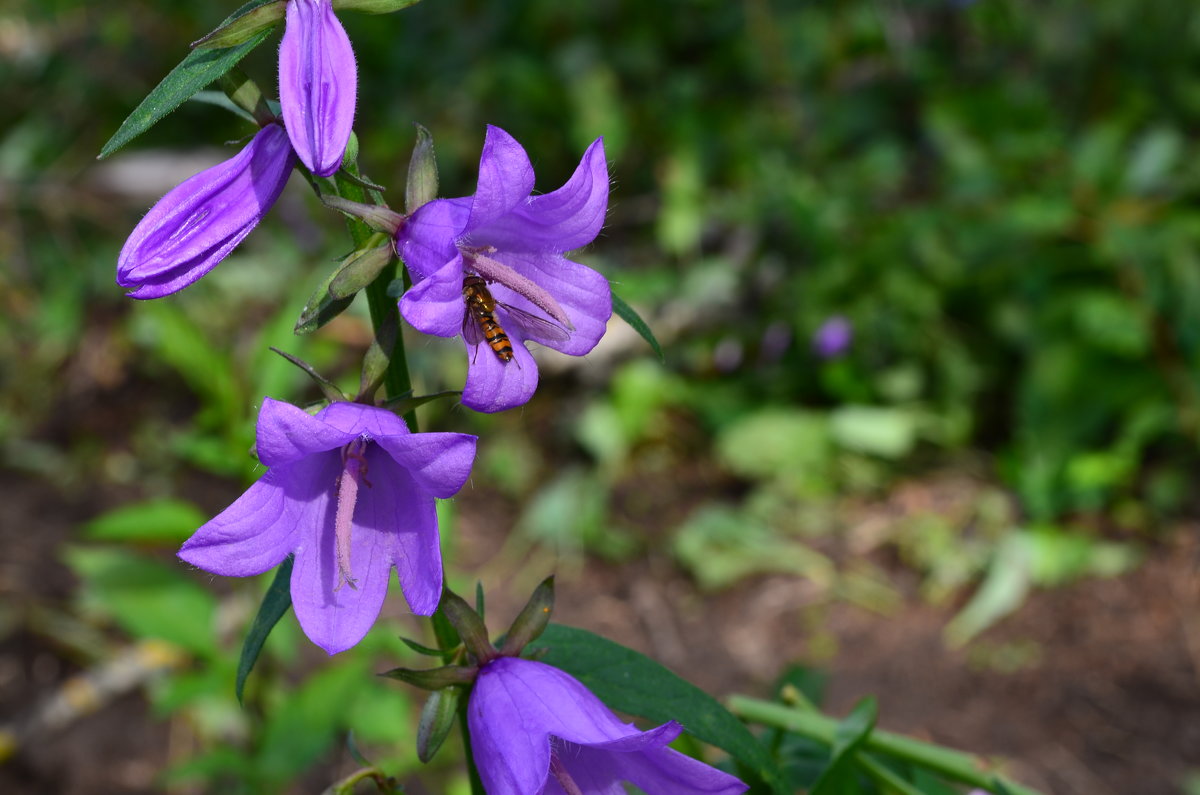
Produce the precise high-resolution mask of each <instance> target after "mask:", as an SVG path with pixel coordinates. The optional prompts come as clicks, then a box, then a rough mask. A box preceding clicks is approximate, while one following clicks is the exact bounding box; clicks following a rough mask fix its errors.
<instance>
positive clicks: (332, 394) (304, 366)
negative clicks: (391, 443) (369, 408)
mask: <svg viewBox="0 0 1200 795" xmlns="http://www.w3.org/2000/svg"><path fill="white" fill-rule="evenodd" d="M271 350H272V351H274V352H275V353H278V354H279V355H280V356H282V357H283V358H285V359H287V360H288V361H289V362H291V363H292V364H294V365H296V366H297V367H299V368H300V369H301V370H303V371H304V372H305V373H307V374H308V377H309V378H311V379H312V380H313V381H315V382H316V384H317V387H318V388H319V389H320V390H321V394H322V395H324V396H325V399H326V400H328V401H329V402H330V403H341V402H343V401H346V400H349V399H350V398H349V396H348V395H346V393H345V392H343V391H342V390H340V389H338V387H337V384H335V383H333V382H332V381H330V380H329V379H328V378H326V377H325V376H323V375H321V374H320V373H318V372H317V371H316V369H315V368H314V367H313V366H312V365H311V364H309V363H308V362H306V361H304V360H303V359H301V358H299V357H297V356H293V355H292V354H290V353H288V352H287V351H281V350H279V349H278V348H274V347H273V348H271Z"/></svg>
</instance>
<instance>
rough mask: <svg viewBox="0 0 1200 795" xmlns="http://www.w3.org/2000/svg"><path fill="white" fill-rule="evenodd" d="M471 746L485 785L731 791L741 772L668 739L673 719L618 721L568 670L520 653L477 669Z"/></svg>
mask: <svg viewBox="0 0 1200 795" xmlns="http://www.w3.org/2000/svg"><path fill="white" fill-rule="evenodd" d="M467 723H468V727H469V729H470V732H471V752H472V754H473V755H474V757H475V765H476V767H477V768H478V769H479V777H480V779H482V781H483V786H484V789H485V790H486V791H487V793H488V795H614V794H615V793H624V792H625V789H624V787H623V786H622V783H629V784H632V785H634V786H635V787H638V788H639V789H640V790H642V791H643V792H645V793H646V795H737V793H740V792H745V791H746V789H747V787H746V785H745V784H743V783H742V782H741V781H740V780H738V779H737V778H734V777H733V776H731V775H729V774H727V773H722V772H721V771H719V770H716V769H715V768H712V767H709V766H708V765H706V764H704V763H703V762H699V761H697V760H695V759H692V758H691V757H689V756H685V755H683V754H681V753H679V752H677V751H673V750H671V749H670V748H668V747H667V745H668V743H670V742H671V741H672V740H674V739H675V738H676V737H677V736H679V733H680V732H681V731H682V727H680V725H679V724H678V723H676V722H675V721H671V722H669V723H665V724H663V725H662V726H659V727H658V728H656V729H651V730H650V731H645V732H643V731H639V730H638V729H637V728H636V727H635V726H634V725H633V724H631V723H623V722H622V721H621V720H620V719H618V718H617V717H616V716H615V715H614V714H613V713H612V712H611V711H610V710H609V709H608V707H606V706H604V704H603V703H602V702H601V701H600V699H598V698H596V696H595V695H593V694H592V692H591V691H589V690H588V689H587V688H586V687H584V686H583V685H582V684H580V683H579V681H577V680H576V679H574V678H572V677H571V676H570V675H569V674H566V673H564V672H563V671H560V670H558V669H557V668H554V667H551V666H549V665H546V664H544V663H540V662H535V661H533V660H525V659H521V658H520V657H500V658H497V659H495V660H492V661H491V662H489V663H487V664H486V665H484V666H483V667H482V668H480V670H479V675H478V677H477V678H476V680H475V686H474V688H473V689H472V691H471V696H470V703H469V704H468V706H467Z"/></svg>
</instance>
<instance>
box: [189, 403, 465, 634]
mask: <svg viewBox="0 0 1200 795" xmlns="http://www.w3.org/2000/svg"><path fill="white" fill-rule="evenodd" d="M475 440H476V437H474V436H469V435H467V434H461V433H409V432H408V428H407V427H406V426H405V424H404V421H403V420H401V419H400V418H399V417H397V416H396V415H395V414H393V413H392V412H390V411H387V410H385V409H378V408H374V407H372V406H364V405H362V404H358V403H333V404H330V405H329V406H327V407H325V408H324V409H322V410H321V411H320V412H319V413H318V414H317V415H316V416H312V415H310V414H308V413H307V412H305V411H303V410H301V409H299V408H296V407H295V406H293V405H291V404H288V403H282V402H280V401H277V400H271V399H270V398H266V399H265V400H264V401H263V406H262V409H261V411H260V412H259V415H258V429H257V442H256V444H257V450H258V457H259V459H260V460H261V461H262V462H263V463H264V464H266V465H267V466H268V467H269V469H268V470H267V472H266V474H265V475H263V476H262V478H260V479H259V480H258V482H257V483H255V484H254V485H252V486H251V487H250V488H249V489H247V490H246V493H244V494H243V495H242V496H241V497H239V498H238V499H237V500H236V501H234V503H233V504H232V505H230V506H229V507H228V508H226V509H225V510H224V511H223V512H222V513H220V514H219V515H218V516H217V517H216V518H214V519H212V520H211V521H210V522H208V523H207V524H205V525H204V526H203V527H201V528H200V529H199V530H197V531H196V533H195V535H193V536H192V537H191V538H190V539H188V540H187V542H185V543H184V545H183V548H182V549H181V550H180V551H179V557H181V558H183V559H184V560H186V561H187V562H188V563H191V564H193V565H195V566H198V567H200V568H202V569H204V570H205V571H210V572H212V573H214V574H220V575H224V576H227V577H246V576H249V575H252V574H261V573H262V572H264V571H266V570H268V569H270V568H272V567H274V566H276V565H278V564H279V563H281V562H282V561H283V559H284V558H286V557H287V556H288V554H290V553H295V556H296V561H295V567H294V568H293V570H292V583H291V590H292V603H293V605H295V608H296V618H297V619H298V620H299V621H300V626H301V627H302V628H303V629H304V633H305V634H306V635H308V637H309V638H311V639H312V641H313V642H314V643H316V644H317V645H318V646H320V647H321V648H323V649H325V651H327V652H329V653H330V654H336V653H337V652H340V651H344V650H345V649H348V648H350V647H351V646H353V645H354V644H356V643H358V642H359V641H360V640H362V637H363V636H364V635H365V634H367V630H369V629H370V628H371V625H372V624H373V623H374V622H375V619H376V618H377V617H378V615H379V610H380V608H381V607H382V605H383V599H384V596H385V595H386V593H387V588H388V580H389V579H390V574H391V571H392V568H393V567H395V569H396V571H397V574H398V576H399V579H400V587H401V589H402V590H403V591H404V598H405V599H406V600H408V605H409V607H410V608H411V609H412V611H413V612H414V613H417V614H418V615H431V614H432V613H433V611H434V610H436V609H437V605H438V600H439V598H440V596H441V589H442V558H441V553H440V551H439V548H438V524H437V514H436V512H435V510H434V498H435V497H440V498H443V499H444V498H446V497H449V496H451V495H452V494H454V493H455V492H457V491H458V490H459V489H460V488H461V487H462V485H463V483H465V482H466V479H467V476H468V475H469V474H470V472H471V463H472V461H473V460H474V458H475Z"/></svg>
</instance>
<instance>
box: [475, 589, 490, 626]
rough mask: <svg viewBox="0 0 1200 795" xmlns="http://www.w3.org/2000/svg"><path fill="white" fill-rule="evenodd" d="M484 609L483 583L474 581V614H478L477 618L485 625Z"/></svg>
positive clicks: (485, 615)
mask: <svg viewBox="0 0 1200 795" xmlns="http://www.w3.org/2000/svg"><path fill="white" fill-rule="evenodd" d="M486 609H487V603H486V602H485V600H484V598H483V583H482V582H480V581H479V580H476V581H475V612H476V613H478V614H479V617H480V618H481V619H483V622H484V623H485V624H486V623H487V613H486Z"/></svg>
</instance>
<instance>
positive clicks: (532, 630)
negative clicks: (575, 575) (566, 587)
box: [500, 576, 554, 657]
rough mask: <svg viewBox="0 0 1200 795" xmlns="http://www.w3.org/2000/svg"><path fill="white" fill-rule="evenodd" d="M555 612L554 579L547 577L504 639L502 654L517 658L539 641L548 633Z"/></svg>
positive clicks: (535, 590)
mask: <svg viewBox="0 0 1200 795" xmlns="http://www.w3.org/2000/svg"><path fill="white" fill-rule="evenodd" d="M553 611H554V577H553V576H551V577H547V578H546V579H544V580H542V582H541V584H539V585H538V587H537V588H536V589H534V592H533V595H532V596H530V597H529V601H528V602H527V603H526V604H525V607H524V608H522V609H521V614H520V615H518V616H517V617H516V619H515V620H514V621H513V623H512V627H510V628H509V630H508V632H507V633H506V635H505V638H504V646H503V647H501V649H500V653H501V654H503V655H504V656H506V657H515V656H518V655H519V654H520V653H521V650H522V649H524V648H525V647H526V646H528V645H529V644H530V643H532V642H533V641H535V640H537V639H538V637H540V636H541V634H542V633H543V632H545V631H546V625H547V624H549V623H550V614H551V613H552V612H553Z"/></svg>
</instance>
